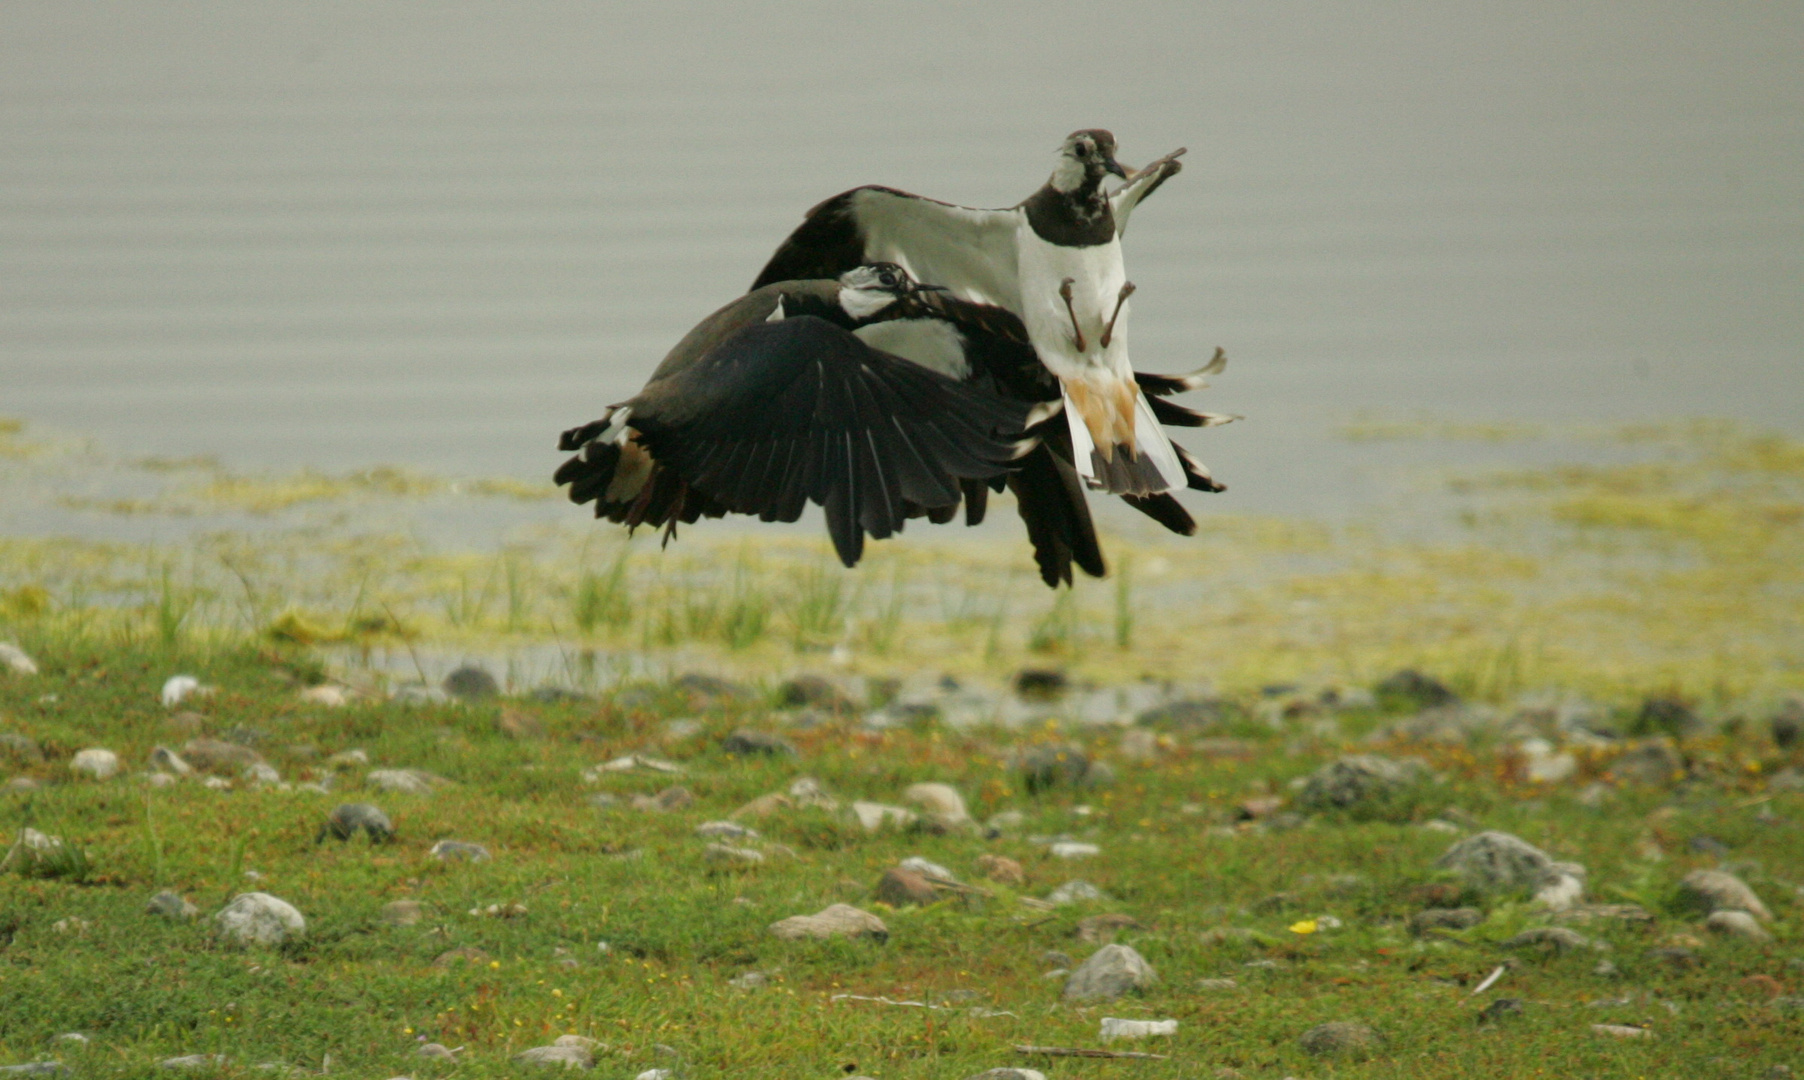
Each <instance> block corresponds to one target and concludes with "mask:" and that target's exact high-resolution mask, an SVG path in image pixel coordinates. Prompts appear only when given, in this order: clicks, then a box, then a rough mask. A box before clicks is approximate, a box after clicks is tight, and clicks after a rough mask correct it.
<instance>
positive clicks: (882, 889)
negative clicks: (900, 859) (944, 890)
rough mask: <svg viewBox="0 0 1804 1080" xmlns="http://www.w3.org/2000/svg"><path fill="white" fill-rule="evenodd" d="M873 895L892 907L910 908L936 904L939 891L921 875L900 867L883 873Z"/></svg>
mask: <svg viewBox="0 0 1804 1080" xmlns="http://www.w3.org/2000/svg"><path fill="white" fill-rule="evenodd" d="M872 895H873V896H874V897H875V898H876V899H877V900H878V901H879V902H880V903H885V904H888V905H889V906H890V907H908V906H910V905H926V904H931V903H934V902H935V901H937V900H938V899H939V890H937V889H935V888H934V887H933V883H932V882H930V881H928V880H927V879H926V878H925V877H923V876H922V875H921V874H920V873H918V872H916V871H914V870H910V869H908V868H906V867H901V866H898V867H895V868H893V869H890V870H885V871H884V872H883V877H881V878H879V879H878V881H877V887H876V888H875V889H874V890H873V893H872Z"/></svg>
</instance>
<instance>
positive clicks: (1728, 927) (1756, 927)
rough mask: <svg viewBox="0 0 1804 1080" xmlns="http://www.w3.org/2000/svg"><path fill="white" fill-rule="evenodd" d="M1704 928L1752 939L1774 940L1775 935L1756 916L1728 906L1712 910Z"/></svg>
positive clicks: (1729, 935) (1730, 935)
mask: <svg viewBox="0 0 1804 1080" xmlns="http://www.w3.org/2000/svg"><path fill="white" fill-rule="evenodd" d="M1704 929H1706V930H1709V931H1712V932H1713V933H1718V934H1723V935H1726V936H1728V937H1740V938H1747V939H1748V940H1750V941H1771V940H1773V935H1771V934H1769V933H1767V931H1766V928H1765V927H1763V926H1761V925H1760V922H1759V920H1757V919H1755V918H1754V916H1752V915H1750V914H1748V913H1747V912H1745V911H1735V910H1730V909H1727V908H1725V909H1724V910H1722V911H1713V912H1711V913H1710V917H1709V918H1708V919H1705V920H1704Z"/></svg>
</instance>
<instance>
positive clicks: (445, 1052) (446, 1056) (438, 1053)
mask: <svg viewBox="0 0 1804 1080" xmlns="http://www.w3.org/2000/svg"><path fill="white" fill-rule="evenodd" d="M414 1053H415V1054H417V1055H418V1056H420V1057H423V1058H431V1059H433V1060H434V1061H456V1060H457V1051H455V1050H453V1049H451V1048H450V1047H449V1046H446V1045H445V1044H444V1043H435V1042H429V1043H421V1044H420V1048H419V1049H418V1050H415V1051H414Z"/></svg>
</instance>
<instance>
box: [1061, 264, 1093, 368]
mask: <svg viewBox="0 0 1804 1080" xmlns="http://www.w3.org/2000/svg"><path fill="white" fill-rule="evenodd" d="M1076 283H1077V279H1076V278H1066V279H1065V280H1064V281H1061V282H1059V296H1061V297H1063V298H1064V301H1065V314H1067V315H1069V316H1071V336H1072V338H1073V339H1075V342H1076V344H1077V351H1078V352H1087V351H1089V350H1088V349H1087V348H1086V347H1085V345H1084V332H1083V331H1082V330H1081V329H1079V328H1078V325H1077V309H1076V308H1074V307H1072V306H1071V286H1072V285H1074V284H1076Z"/></svg>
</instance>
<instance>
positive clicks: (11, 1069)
mask: <svg viewBox="0 0 1804 1080" xmlns="http://www.w3.org/2000/svg"><path fill="white" fill-rule="evenodd" d="M68 1071H69V1067H68V1066H67V1065H64V1064H63V1063H62V1062H60V1061H27V1062H26V1063H25V1064H23V1065H4V1066H0V1076H54V1075H56V1074H58V1073H65V1072H68Z"/></svg>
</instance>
